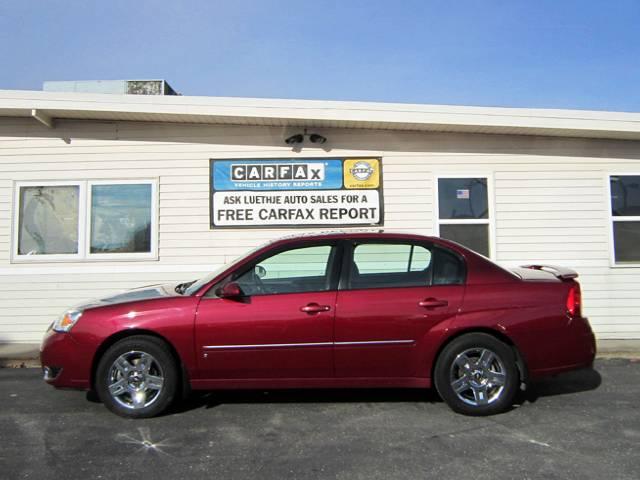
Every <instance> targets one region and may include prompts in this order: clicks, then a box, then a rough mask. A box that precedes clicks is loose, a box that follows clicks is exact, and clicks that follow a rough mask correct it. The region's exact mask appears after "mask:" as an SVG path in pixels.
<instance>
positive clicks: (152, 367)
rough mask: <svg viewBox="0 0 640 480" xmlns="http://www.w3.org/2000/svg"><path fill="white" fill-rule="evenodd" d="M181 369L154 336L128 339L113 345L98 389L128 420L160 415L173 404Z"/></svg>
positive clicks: (100, 369) (98, 378)
mask: <svg viewBox="0 0 640 480" xmlns="http://www.w3.org/2000/svg"><path fill="white" fill-rule="evenodd" d="M177 386H178V368H177V366H176V362H175V359H174V358H173V355H172V354H171V351H170V350H169V348H168V346H167V345H166V344H165V343H164V342H163V341H162V340H160V339H158V338H155V337H150V336H140V335H137V336H133V337H128V338H125V339H123V340H120V341H119V342H117V343H115V344H114V345H112V346H111V347H110V348H109V349H108V350H107V351H106V352H105V353H104V355H103V356H102V358H101V359H100V362H99V364H98V369H97V371H96V390H97V393H98V396H99V397H100V399H101V400H102V402H103V403H104V404H105V406H106V407H107V408H108V409H109V410H111V411H112V412H114V413H116V414H118V415H120V416H122V417H128V418H147V417H153V416H155V415H158V414H160V413H161V412H163V411H164V410H166V408H167V407H169V405H170V404H171V402H172V401H173V399H174V397H175V394H176V391H177Z"/></svg>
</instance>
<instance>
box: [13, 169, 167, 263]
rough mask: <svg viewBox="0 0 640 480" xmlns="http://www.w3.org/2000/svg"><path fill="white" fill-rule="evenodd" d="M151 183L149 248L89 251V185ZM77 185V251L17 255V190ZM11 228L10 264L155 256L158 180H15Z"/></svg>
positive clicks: (18, 220)
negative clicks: (132, 250)
mask: <svg viewBox="0 0 640 480" xmlns="http://www.w3.org/2000/svg"><path fill="white" fill-rule="evenodd" d="M131 184H149V185H151V251H150V252H144V253H90V245H89V243H90V242H91V231H90V230H91V218H90V216H91V188H92V186H93V185H131ZM37 186H45V187H57V186H77V187H78V253H73V254H51V255H19V254H18V240H19V233H20V230H19V229H20V189H21V188H22V187H37ZM13 199H14V200H13V230H12V235H11V263H55V262H93V261H139V260H157V259H158V224H159V218H158V181H157V179H149V178H145V179H126V180H121V179H112V180H109V179H106V180H75V181H73V180H69V181H57V180H56V181H18V182H14V195H13Z"/></svg>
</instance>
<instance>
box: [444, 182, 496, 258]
mask: <svg viewBox="0 0 640 480" xmlns="http://www.w3.org/2000/svg"><path fill="white" fill-rule="evenodd" d="M436 195H437V201H438V217H437V233H438V235H439V236H440V237H442V238H446V239H449V240H453V241H454V242H458V243H460V244H462V245H464V246H466V247H467V248H470V249H471V250H474V251H476V252H478V253H480V254H482V255H485V256H487V257H489V256H490V254H491V212H490V211H489V192H488V178H487V177H440V178H438V179H437V193H436Z"/></svg>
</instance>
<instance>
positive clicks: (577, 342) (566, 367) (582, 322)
mask: <svg viewBox="0 0 640 480" xmlns="http://www.w3.org/2000/svg"><path fill="white" fill-rule="evenodd" d="M563 333H564V334H561V335H559V336H558V337H559V338H557V342H554V343H556V348H557V349H558V352H557V354H556V355H554V357H555V358H556V361H555V362H553V363H552V364H551V365H549V364H547V365H545V366H544V367H542V368H536V369H531V370H530V372H529V374H530V378H531V379H532V380H535V379H537V378H542V377H546V376H549V375H556V374H558V373H562V372H568V371H571V370H578V369H580V368H590V367H592V366H593V361H594V360H595V357H596V337H595V335H594V334H593V331H592V330H591V326H590V325H589V321H588V320H587V319H586V318H584V317H575V318H572V319H571V320H570V321H569V324H568V326H567V328H566V329H565V332H563Z"/></svg>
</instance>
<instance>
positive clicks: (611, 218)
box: [604, 172, 640, 268]
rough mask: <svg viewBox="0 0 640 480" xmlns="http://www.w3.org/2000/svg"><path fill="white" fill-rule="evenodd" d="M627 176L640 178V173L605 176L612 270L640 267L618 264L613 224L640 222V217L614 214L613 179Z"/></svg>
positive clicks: (610, 264) (639, 263) (631, 263)
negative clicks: (612, 200) (612, 198)
mask: <svg viewBox="0 0 640 480" xmlns="http://www.w3.org/2000/svg"><path fill="white" fill-rule="evenodd" d="M625 176H640V172H609V173H607V174H606V176H605V179H604V180H605V183H606V188H605V191H606V194H607V198H606V202H607V203H606V205H607V218H608V220H609V221H608V223H607V228H608V229H609V266H610V267H611V268H638V267H640V262H624V263H616V244H615V239H614V236H613V223H614V222H640V216H636V215H634V216H625V217H616V216H614V215H613V212H612V203H611V177H625Z"/></svg>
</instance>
